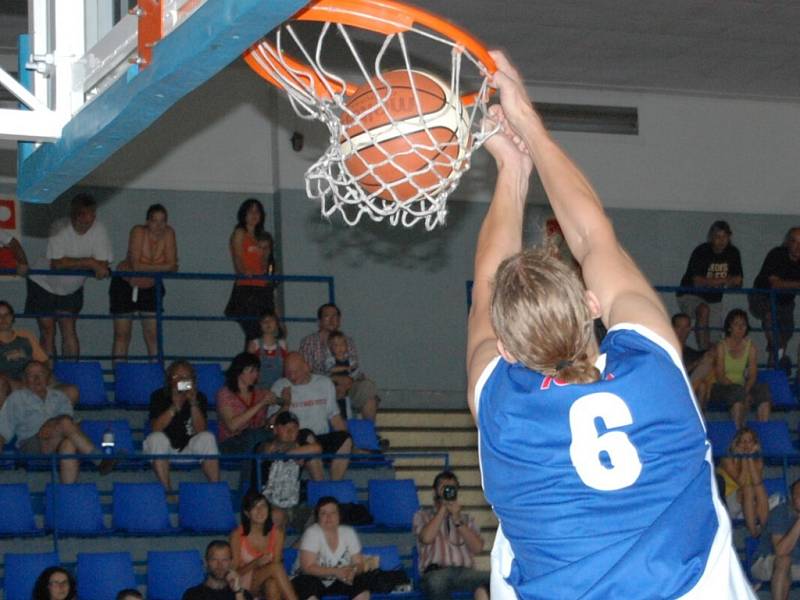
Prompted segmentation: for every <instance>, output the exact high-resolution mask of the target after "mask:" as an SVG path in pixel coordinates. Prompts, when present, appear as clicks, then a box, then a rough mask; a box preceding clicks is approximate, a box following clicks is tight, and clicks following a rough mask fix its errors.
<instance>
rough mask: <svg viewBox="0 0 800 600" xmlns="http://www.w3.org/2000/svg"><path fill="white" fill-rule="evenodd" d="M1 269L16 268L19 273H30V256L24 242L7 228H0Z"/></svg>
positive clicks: (21, 274) (22, 274)
mask: <svg viewBox="0 0 800 600" xmlns="http://www.w3.org/2000/svg"><path fill="white" fill-rule="evenodd" d="M0 269H16V271H17V275H19V276H20V277H25V275H27V274H28V257H27V256H26V255H25V250H23V248H22V244H20V243H19V240H17V238H15V237H14V235H13V234H12V233H11V232H10V231H9V230H7V229H0Z"/></svg>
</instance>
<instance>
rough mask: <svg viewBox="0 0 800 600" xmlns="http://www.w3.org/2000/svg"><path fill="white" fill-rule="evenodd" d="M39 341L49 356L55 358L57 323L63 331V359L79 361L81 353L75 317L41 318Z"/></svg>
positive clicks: (39, 320) (39, 322)
mask: <svg viewBox="0 0 800 600" xmlns="http://www.w3.org/2000/svg"><path fill="white" fill-rule="evenodd" d="M36 322H37V323H38V324H39V341H40V342H41V345H42V348H43V349H44V351H45V352H46V353H47V355H48V356H55V349H56V323H58V329H59V330H60V331H61V357H62V358H70V359H74V360H77V359H78V357H79V356H80V353H81V347H80V341H79V340H78V330H77V325H76V319H75V317H66V316H64V317H58V319H57V320H56V319H53V318H52V317H39V318H38V319H36Z"/></svg>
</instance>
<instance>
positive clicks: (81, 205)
mask: <svg viewBox="0 0 800 600" xmlns="http://www.w3.org/2000/svg"><path fill="white" fill-rule="evenodd" d="M96 216H97V202H96V201H95V199H94V198H93V197H92V196H91V195H89V194H87V193H80V194H78V195H76V196H75V197H74V198H73V199H72V205H71V209H70V218H69V219H68V220H63V221H57V222H56V223H54V224H53V227H52V229H51V233H50V237H49V239H48V241H47V255H46V257H45V258H42V259H41V260H39V261H37V263H36V264H35V265H34V267H35V268H37V269H54V270H58V269H63V270H86V271H93V272H94V276H95V277H96V278H97V279H105V278H106V277H108V275H109V272H110V271H109V264H110V263H111V261H112V260H114V257H113V254H112V249H111V242H110V241H109V239H108V233H107V232H106V228H105V226H104V225H103V224H102V223H100V222H98V221H97V220H96ZM85 282H86V277H85V276H84V275H64V276H62V275H33V276H31V277H30V278H28V296H27V298H26V300H25V312H26V313H36V314H44V313H56V314H58V317H52V316H47V317H44V316H43V317H37V319H36V321H37V322H38V324H39V335H40V338H41V343H42V348H44V351H45V352H47V354H48V355H49V356H53V355H54V351H55V338H56V328H55V327H56V320H57V321H58V328H59V329H60V330H61V355H62V357H68V358H75V359H77V358H78V356H79V354H80V343H79V341H78V332H77V329H76V325H75V316H74V315H77V314H78V313H79V312H81V308H82V307H83V284H84V283H85Z"/></svg>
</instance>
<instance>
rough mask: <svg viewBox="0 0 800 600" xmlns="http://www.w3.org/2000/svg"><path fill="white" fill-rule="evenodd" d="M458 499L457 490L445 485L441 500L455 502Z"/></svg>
mask: <svg viewBox="0 0 800 600" xmlns="http://www.w3.org/2000/svg"><path fill="white" fill-rule="evenodd" d="M456 498H458V488H457V487H456V486H454V485H446V486H444V487H443V488H442V499H444V500H455V499H456Z"/></svg>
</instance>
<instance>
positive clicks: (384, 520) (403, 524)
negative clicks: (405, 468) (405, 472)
mask: <svg viewBox="0 0 800 600" xmlns="http://www.w3.org/2000/svg"><path fill="white" fill-rule="evenodd" d="M367 489H368V493H369V513H370V514H371V515H372V517H373V519H375V525H382V526H384V527H391V528H402V529H411V524H412V521H413V520H414V513H416V512H417V511H418V510H419V498H418V497H417V485H416V483H414V480H413V479H371V480H370V481H369V484H368V485H367Z"/></svg>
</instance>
